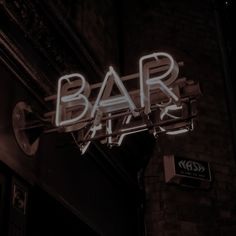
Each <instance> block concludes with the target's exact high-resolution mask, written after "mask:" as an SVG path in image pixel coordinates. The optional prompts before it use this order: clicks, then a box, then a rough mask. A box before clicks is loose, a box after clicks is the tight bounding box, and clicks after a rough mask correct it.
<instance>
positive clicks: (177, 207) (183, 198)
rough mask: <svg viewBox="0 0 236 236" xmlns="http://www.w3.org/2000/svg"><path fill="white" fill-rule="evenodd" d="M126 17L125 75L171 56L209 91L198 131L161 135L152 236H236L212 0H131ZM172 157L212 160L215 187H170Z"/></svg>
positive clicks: (154, 162)
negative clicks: (148, 59) (146, 60)
mask: <svg viewBox="0 0 236 236" xmlns="http://www.w3.org/2000/svg"><path fill="white" fill-rule="evenodd" d="M130 12H132V13H131V14H130ZM123 17H124V19H123V24H124V27H125V29H126V30H125V31H124V32H125V36H124V42H125V43H124V47H125V50H124V52H125V53H124V61H125V63H124V65H125V68H124V69H125V72H127V73H128V72H130V73H132V72H134V71H135V70H136V68H137V60H138V58H139V57H140V56H142V55H144V54H145V53H149V52H153V51H162V50H163V51H166V52H169V53H171V54H172V55H173V56H174V57H175V59H176V60H177V61H178V60H183V61H184V62H185V66H184V67H182V68H181V74H183V75H184V76H186V77H187V78H190V79H194V80H197V81H199V82H200V84H201V87H202V91H203V96H202V97H201V99H200V100H199V103H198V109H199V118H198V125H197V127H196V129H195V131H194V132H193V133H189V134H185V135H180V136H176V137H161V138H160V139H159V141H158V142H157V144H156V148H155V150H153V153H152V157H151V160H150V162H149V164H148V166H147V168H146V171H145V190H146V208H145V209H146V228H147V235H148V236H153V235H155V236H162V235H163V236H164V235H165V236H166V235H184V236H188V235H189V236H190V235H191V236H193V235H194V236H195V235H196V236H200V235H208V236H210V235H214V236H216V235H236V229H235V225H236V203H235V199H236V198H235V197H236V196H235V191H236V168H235V160H234V157H233V148H232V137H231V127H230V123H229V114H228V110H227V94H226V92H225V87H224V86H225V85H224V75H223V72H222V71H223V68H222V61H221V55H220V50H219V46H218V39H217V29H216V23H215V18H214V12H213V6H212V4H211V1H203V2H199V1H194V0H190V1H189V0H180V1H166V0H160V1H136V2H134V1H128V2H127V3H125V8H124V12H123ZM165 154H174V155H179V156H183V157H187V158H192V159H196V160H204V161H209V162H210V165H211V168H212V176H213V182H212V185H211V188H210V189H208V190H203V189H194V188H183V187H180V186H176V185H169V184H166V183H165V182H164V170H163V159H162V157H163V155H165Z"/></svg>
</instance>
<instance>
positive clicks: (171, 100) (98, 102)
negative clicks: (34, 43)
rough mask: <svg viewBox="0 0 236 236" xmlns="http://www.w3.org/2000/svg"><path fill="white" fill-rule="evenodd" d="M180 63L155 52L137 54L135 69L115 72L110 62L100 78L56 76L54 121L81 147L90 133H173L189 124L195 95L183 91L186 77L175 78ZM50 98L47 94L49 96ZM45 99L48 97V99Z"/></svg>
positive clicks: (114, 140)
mask: <svg viewBox="0 0 236 236" xmlns="http://www.w3.org/2000/svg"><path fill="white" fill-rule="evenodd" d="M178 75H179V65H178V63H177V62H176V61H175V60H174V59H173V58H172V56H171V55H169V54H167V53H164V52H159V53H153V54H150V55H147V56H144V57H142V58H140V60H139V72H138V73H136V74H132V75H128V76H123V77H120V76H119V75H118V73H117V72H116V71H115V69H114V68H113V67H111V66H110V67H109V70H108V72H107V73H106V75H105V77H104V80H103V82H101V83H97V84H92V85H90V84H89V83H88V81H87V80H86V79H85V77H84V76H83V75H82V74H80V73H73V74H68V75H64V76H62V77H61V78H60V79H59V80H58V86H57V95H56V97H54V98H53V99H55V100H56V109H55V112H51V113H48V114H46V116H48V117H50V116H52V117H53V120H54V121H53V123H54V125H55V126H56V127H58V129H60V130H63V131H64V132H71V133H72V135H73V137H74V139H75V141H76V143H77V144H78V145H79V147H80V150H81V152H82V153H85V152H86V150H87V149H88V147H89V145H90V143H91V141H92V140H94V139H99V140H101V142H102V143H107V144H108V145H109V146H114V145H121V143H122V141H123V140H124V138H125V136H127V135H130V134H133V133H137V132H143V131H147V130H148V131H149V132H151V133H152V134H153V135H154V136H157V135H158V134H159V133H165V134H168V135H175V134H180V133H184V132H187V131H189V130H191V129H192V128H193V122H192V121H193V120H192V118H193V117H194V116H195V115H196V114H195V113H194V112H192V109H191V107H192V106H193V104H194V101H195V99H194V97H196V96H195V95H197V93H199V91H198V89H196V88H197V87H196V84H192V85H191V86H193V87H194V86H195V87H194V88H195V90H196V94H194V95H191V97H190V96H189V94H188V93H186V92H185V94H184V93H183V88H184V87H185V86H188V84H187V82H186V78H178ZM53 99H52V100H53ZM48 100H50V98H49V99H48Z"/></svg>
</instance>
